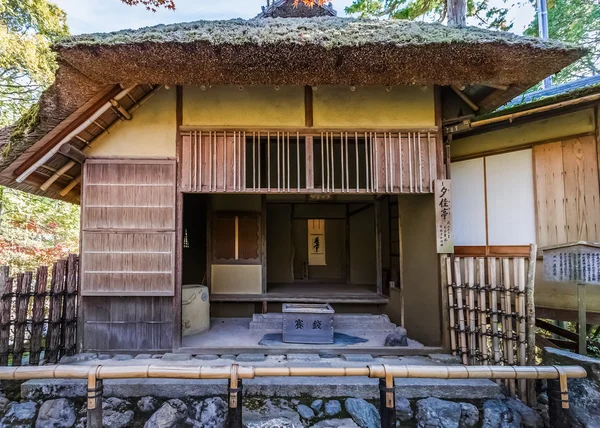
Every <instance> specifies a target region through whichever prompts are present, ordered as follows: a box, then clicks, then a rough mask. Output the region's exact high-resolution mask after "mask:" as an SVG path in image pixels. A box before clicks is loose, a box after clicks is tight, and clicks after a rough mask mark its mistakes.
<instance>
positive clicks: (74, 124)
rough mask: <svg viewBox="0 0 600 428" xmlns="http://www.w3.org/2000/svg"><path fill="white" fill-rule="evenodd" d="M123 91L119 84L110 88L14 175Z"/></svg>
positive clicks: (22, 170)
mask: <svg viewBox="0 0 600 428" xmlns="http://www.w3.org/2000/svg"><path fill="white" fill-rule="evenodd" d="M119 92H121V87H120V86H119V85H115V86H113V87H112V88H111V89H109V90H108V91H107V92H106V93H105V94H104V95H103V96H102V97H100V98H99V99H98V100H97V101H96V102H95V103H94V104H92V105H91V106H90V107H89V108H88V109H87V110H86V111H85V112H83V113H82V114H81V115H80V116H79V117H78V118H76V119H75V120H73V122H71V123H70V124H69V125H67V126H65V128H64V129H63V130H62V131H60V132H59V133H57V134H56V135H55V136H54V137H53V138H52V139H50V140H49V141H48V142H47V143H46V144H44V146H43V147H41V148H40V149H39V150H38V151H37V152H35V153H34V154H33V155H32V156H30V157H29V158H28V159H27V160H26V161H25V162H23V163H22V164H21V165H19V167H18V168H16V169H15V171H14V175H15V176H16V177H18V176H20V175H21V174H23V173H24V172H25V171H27V170H28V169H29V168H30V167H31V166H32V165H34V164H35V163H36V162H37V161H39V160H40V159H41V158H42V157H43V156H44V155H45V154H46V153H48V152H49V151H50V150H51V149H52V148H53V147H54V146H56V144H58V143H59V142H60V141H61V140H62V139H63V138H65V137H66V136H68V135H69V134H70V133H71V132H72V131H74V130H75V129H77V127H79V126H80V125H81V124H83V123H84V122H85V121H86V120H87V119H88V118H89V117H90V116H91V115H92V114H94V113H95V112H96V111H98V109H100V107H102V106H103V105H104V104H106V103H107V102H109V101H110V100H111V98H113V97H115V96H116V95H117V94H119Z"/></svg>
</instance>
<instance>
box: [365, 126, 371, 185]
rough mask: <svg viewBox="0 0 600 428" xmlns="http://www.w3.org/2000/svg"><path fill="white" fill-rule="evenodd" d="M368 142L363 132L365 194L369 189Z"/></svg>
mask: <svg viewBox="0 0 600 428" xmlns="http://www.w3.org/2000/svg"><path fill="white" fill-rule="evenodd" d="M368 147H369V140H368V138H367V133H366V132H365V185H366V187H367V192H368V191H369V189H370V188H371V187H370V185H369V181H370V180H369V148H368Z"/></svg>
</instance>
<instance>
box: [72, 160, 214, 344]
mask: <svg viewBox="0 0 600 428" xmlns="http://www.w3.org/2000/svg"><path fill="white" fill-rule="evenodd" d="M190 161H191V162H195V164H197V165H199V162H200V161H201V156H200V153H199V152H195V153H193V155H192V158H191V159H190ZM198 171H199V170H198ZM175 173H176V163H175V161H174V160H170V159H165V160H158V159H157V160H153V159H122V160H114V159H89V160H88V161H87V162H86V163H85V165H84V171H83V193H82V246H81V251H82V254H81V276H82V278H81V296H82V305H83V311H82V313H83V316H84V320H83V325H84V332H83V338H84V348H85V349H94V350H101V349H121V350H126V349H127V350H131V351H135V350H149V349H153V350H156V349H163V350H166V349H171V347H172V343H168V344H167V343H166V342H165V338H168V341H170V340H172V328H173V325H172V323H173V314H172V296H173V295H174V287H175V245H176V224H175V219H176V216H175V210H176V204H175V198H176V181H175V177H176V175H175ZM220 180H222V181H224V180H225V178H224V177H222V176H221V177H220ZM127 302H129V303H130V306H127V304H126V303H127ZM155 305H158V306H159V307H160V308H162V309H161V310H160V311H158V312H156V311H155V309H156V306H155ZM167 306H170V307H171V309H170V310H169V311H166V309H165V308H166V307H167ZM159 314H163V315H159ZM132 317H133V318H132ZM157 317H158V319H157Z"/></svg>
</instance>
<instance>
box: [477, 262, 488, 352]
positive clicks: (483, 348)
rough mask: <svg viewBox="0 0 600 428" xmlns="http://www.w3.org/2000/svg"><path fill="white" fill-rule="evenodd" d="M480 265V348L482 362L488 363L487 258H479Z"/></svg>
mask: <svg viewBox="0 0 600 428" xmlns="http://www.w3.org/2000/svg"><path fill="white" fill-rule="evenodd" d="M477 263H478V265H479V338H480V345H479V350H480V352H481V363H482V364H488V339H487V335H486V334H487V331H488V330H487V312H486V299H485V259H484V258H483V257H480V258H479V259H477Z"/></svg>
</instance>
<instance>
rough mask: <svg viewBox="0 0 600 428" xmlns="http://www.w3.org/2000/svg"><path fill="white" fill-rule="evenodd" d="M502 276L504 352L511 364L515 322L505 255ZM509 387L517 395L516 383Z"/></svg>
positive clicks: (511, 383)
mask: <svg viewBox="0 0 600 428" xmlns="http://www.w3.org/2000/svg"><path fill="white" fill-rule="evenodd" d="M502 277H503V280H504V284H503V285H504V300H503V301H504V307H503V308H502V311H503V312H504V319H503V322H502V330H503V331H504V352H505V356H504V358H505V360H506V362H507V363H508V364H509V365H512V364H513V363H514V350H513V346H514V344H513V340H512V336H513V325H512V324H513V323H512V311H513V310H512V302H511V292H510V289H511V280H510V263H509V259H508V258H506V257H504V258H503V259H502ZM508 387H509V391H510V395H511V397H514V396H515V383H514V382H511V381H509V382H508Z"/></svg>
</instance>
